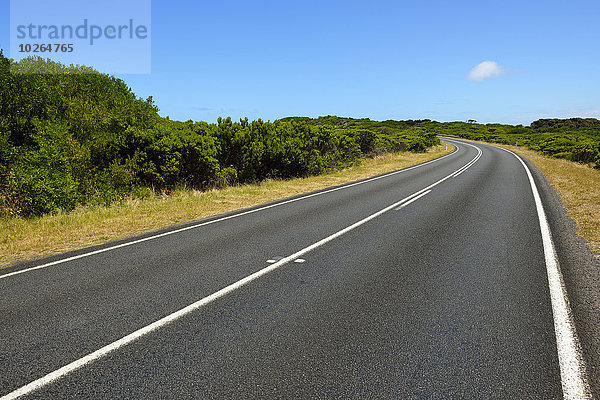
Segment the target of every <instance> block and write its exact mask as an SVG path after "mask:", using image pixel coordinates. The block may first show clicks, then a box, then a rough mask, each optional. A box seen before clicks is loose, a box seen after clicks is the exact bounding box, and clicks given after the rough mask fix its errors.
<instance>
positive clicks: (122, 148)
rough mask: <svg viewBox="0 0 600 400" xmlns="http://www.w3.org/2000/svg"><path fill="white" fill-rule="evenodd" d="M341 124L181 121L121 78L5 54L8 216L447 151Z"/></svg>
mask: <svg viewBox="0 0 600 400" xmlns="http://www.w3.org/2000/svg"><path fill="white" fill-rule="evenodd" d="M335 118H336V117H330V118H329V120H327V118H325V119H323V120H319V119H316V120H311V119H303V118H289V119H283V120H278V121H274V122H265V121H262V120H260V119H259V120H257V121H248V119H242V120H240V121H236V122H234V121H232V120H231V118H219V119H218V121H217V122H216V123H207V122H195V121H185V122H183V121H173V120H170V119H169V118H168V117H166V118H163V117H161V116H160V115H159V114H158V108H157V107H156V106H155V104H154V101H153V99H152V97H149V98H147V99H141V98H138V97H137V96H136V95H135V93H133V92H132V90H131V89H130V88H129V87H128V86H127V85H126V84H125V82H123V81H122V80H120V79H117V78H115V77H114V76H109V75H106V74H102V73H98V72H97V71H95V70H93V69H91V68H89V67H83V66H65V65H62V64H60V63H56V62H52V61H50V60H44V59H40V58H37V57H36V58H27V59H24V60H21V61H19V62H14V61H13V60H11V59H8V58H6V57H4V55H3V53H2V51H1V50H0V195H1V197H0V216H4V217H7V216H14V215H19V216H38V215H43V214H47V213H52V212H56V211H58V210H64V211H69V210H73V209H74V208H75V207H77V206H79V205H87V204H110V203H112V202H114V201H119V200H121V199H123V198H125V197H127V196H138V197H143V196H147V195H149V194H150V193H156V192H159V193H169V192H170V191H172V190H174V189H177V188H181V187H186V188H193V189H201V190H203V189H207V188H212V187H220V186H224V185H234V184H243V183H248V182H260V181H262V180H264V179H268V178H277V179H287V178H292V177H302V176H308V175H318V174H322V173H324V172H326V171H328V170H331V169H336V168H341V167H345V166H348V165H351V164H352V163H355V162H357V161H358V160H360V159H361V158H362V157H366V156H371V155H375V154H381V153H385V152H397V151H417V152H420V151H425V150H426V149H427V148H428V147H430V146H432V145H435V144H437V143H439V140H438V139H437V137H436V136H435V133H434V132H431V131H428V130H427V129H424V128H418V127H415V126H410V123H401V124H399V123H397V122H395V121H391V122H390V121H388V122H387V123H379V122H375V121H369V120H361V121H362V122H361V123H360V124H349V123H348V124H346V125H345V126H343V124H341V123H340V124H337V122H339V121H337V122H336V121H335V120H334V119H335Z"/></svg>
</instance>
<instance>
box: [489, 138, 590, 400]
mask: <svg viewBox="0 0 600 400" xmlns="http://www.w3.org/2000/svg"><path fill="white" fill-rule="evenodd" d="M497 148H498V149H501V150H504V151H506V152H508V153H510V154H512V155H513V156H515V157H516V158H517V159H518V160H519V161H520V162H521V164H522V165H523V167H524V168H525V171H526V172H527V176H528V178H529V183H530V184H531V191H532V192H533V198H534V200H535V206H536V208H537V215H538V219H539V223H540V229H541V232H542V241H543V245H544V256H545V259H546V270H547V274H548V284H549V286H550V299H551V303H552V314H553V316H554V331H555V334H556V347H557V351H558V360H559V364H560V375H561V382H562V389H563V396H564V398H565V399H566V400H571V399H573V400H575V399H578V400H584V399H592V397H591V394H590V393H591V392H590V389H589V386H588V382H587V379H586V369H585V363H584V361H583V357H582V353H581V346H580V344H579V339H578V337H577V331H576V329H575V324H574V322H573V317H572V312H571V307H570V305H569V298H568V295H567V290H566V287H565V283H564V281H563V277H562V273H561V271H560V266H559V263H558V258H557V256H556V250H555V248H554V243H553V241H552V234H551V231H550V225H549V224H548V219H547V217H546V212H545V211H544V206H543V204H542V200H541V197H540V194H539V191H538V189H537V185H536V183H535V180H534V179H533V175H532V174H531V171H530V170H529V167H527V164H525V162H524V161H523V160H522V159H521V157H519V156H518V155H517V154H515V153H514V152H512V151H510V150H507V149H504V148H502V147H497Z"/></svg>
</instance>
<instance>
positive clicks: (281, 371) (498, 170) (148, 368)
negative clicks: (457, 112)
mask: <svg viewBox="0 0 600 400" xmlns="http://www.w3.org/2000/svg"><path fill="white" fill-rule="evenodd" d="M452 141H453V142H454V143H456V144H457V146H458V148H457V150H456V151H455V152H454V153H452V154H450V155H448V156H446V157H444V158H442V159H439V160H435V161H432V162H429V163H426V164H424V165H420V166H418V167H413V168H409V169H405V170H402V171H399V172H396V173H393V174H388V175H385V176H380V177H377V178H376V179H369V180H365V181H361V182H358V183H355V184H351V185H345V186H342V187H337V188H333V189H329V190H325V191H321V192H316V193H313V194H311V195H309V196H298V197H296V198H293V199H288V200H285V201H280V202H275V203H271V204H269V205H267V206H266V207H256V208H253V209H249V210H244V211H241V212H237V213H231V214H227V215H225V216H219V217H215V218H212V219H207V220H203V221H196V222H194V223H190V224H186V225H181V226H178V227H177V228H171V229H169V230H164V231H161V232H158V233H156V232H155V233H152V234H148V235H145V236H142V237H138V238H134V239H129V240H125V241H122V242H119V243H116V244H115V243H112V244H108V245H105V246H100V247H96V248H93V249H86V250H82V251H78V252H74V253H71V254H67V255H61V256H56V257H52V258H49V259H46V260H42V261H37V262H35V263H28V264H22V265H18V266H15V267H11V268H6V269H3V270H2V271H0V365H2V373H1V374H0V396H2V395H5V396H6V397H5V398H16V397H17V395H21V394H22V397H21V398H27V399H33V398H44V399H46V398H52V399H58V398H60V399H82V398H144V399H147V398H211V399H212V398H456V399H462V398H540V399H542V398H543V399H554V398H562V397H563V390H567V392H565V393H564V394H565V398H568V397H569V396H571V395H570V394H569V393H570V392H568V390H570V389H569V385H570V384H569V382H565V379H567V380H568V379H569V376H568V374H567V375H565V366H564V365H563V364H565V362H564V361H561V359H559V357H562V356H559V352H560V348H561V344H560V343H561V342H562V339H561V340H559V344H558V348H559V350H558V351H557V336H556V334H555V322H556V321H555V318H554V317H553V315H556V312H557V311H556V310H555V311H554V314H553V303H552V301H551V296H552V293H551V289H550V288H551V287H552V285H551V282H550V283H549V278H548V273H547V263H548V261H547V254H546V253H547V252H546V253H545V250H544V241H543V235H542V232H541V228H540V223H539V219H538V218H539V216H538V208H537V207H536V203H535V198H534V195H533V192H532V188H531V181H530V179H529V177H528V175H527V173H526V169H525V167H524V165H523V164H522V163H521V162H520V161H519V159H518V158H517V157H515V156H514V155H513V154H510V153H508V152H506V151H504V150H501V149H498V148H495V147H491V146H487V145H481V144H477V145H472V144H467V143H465V142H460V141H456V140H452ZM90 252H93V253H92V254H90ZM567 353H568V350H567ZM567 356H568V354H567ZM567 364H568V363H567ZM561 368H562V374H563V375H562V376H561ZM565 377H566V378H565ZM565 388H566V389H565ZM19 390H20V392H19ZM575 390H577V389H575Z"/></svg>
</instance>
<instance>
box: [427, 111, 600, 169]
mask: <svg viewBox="0 0 600 400" xmlns="http://www.w3.org/2000/svg"><path fill="white" fill-rule="evenodd" d="M432 124H434V125H435V126H436V127H435V129H436V130H437V132H439V133H440V134H445V135H454V136H459V137H464V138H467V139H473V140H484V141H488V142H495V143H503V144H510V145H515V144H516V145H519V146H527V147H529V148H531V149H532V150H535V151H538V152H540V153H542V154H544V155H547V156H551V157H555V158H564V159H567V160H570V161H575V162H579V163H584V164H591V165H594V166H595V168H600V121H599V120H597V119H594V118H586V119H583V118H571V119H541V120H538V121H535V122H533V123H532V124H531V126H529V127H524V126H521V125H517V126H512V125H501V124H488V125H483V124H469V123H463V122H451V123H444V124H440V123H437V122H436V123H432Z"/></svg>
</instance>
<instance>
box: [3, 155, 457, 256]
mask: <svg viewBox="0 0 600 400" xmlns="http://www.w3.org/2000/svg"><path fill="white" fill-rule="evenodd" d="M453 149H454V147H453V146H452V145H447V146H446V145H445V144H442V145H441V146H436V147H434V148H432V149H430V150H429V151H428V152H427V153H420V154H414V153H401V154H387V155H384V156H380V157H376V158H373V159H366V160H363V161H362V162H361V163H360V164H358V165H355V166H353V167H350V168H346V169H343V170H340V171H334V172H331V173H328V174H325V175H321V176H315V177H309V178H302V179H292V180H286V181H277V180H269V181H266V182H263V183H261V184H257V185H243V186H234V187H228V188H225V189H219V190H210V191H206V192H200V191H191V190H190V191H179V192H176V193H174V194H173V195H171V196H168V197H166V196H157V197H153V198H150V199H143V200H140V199H130V200H127V201H124V202H122V203H120V204H116V205H113V206H110V207H89V208H83V209H78V210H75V211H73V212H70V213H62V214H58V215H49V216H44V217H41V218H35V219H24V218H10V219H0V267H5V266H7V265H10V264H12V263H15V262H18V261H24V260H30V259H35V258H38V257H42V256H47V255H51V254H58V253H62V252H65V251H69V250H75V249H80V248H83V247H86V246H90V245H96V244H101V243H105V242H108V241H111V240H116V239H121V238H125V237H128V236H133V235H136V234H140V233H143V232H148V231H152V230H156V229H158V228H162V227H166V226H170V225H173V224H177V223H181V222H187V221H193V220H197V219H201V218H205V217H209V216H212V215H218V214H222V213H225V212H228V211H233V210H238V209H241V208H246V207H251V206H255V205H259V204H263V203H266V202H269V201H273V200H277V199H281V198H285V197H290V196H294V195H297V194H301V193H306V192H310V191H313V190H318V189H323V188H326V187H329V186H334V185H339V184H342V183H346V182H352V181H355V180H359V179H363V178H368V177H370V176H374V175H378V174H381V173H385V172H390V171H394V170H397V169H400V168H404V167H408V166H410V165H415V164H418V163H421V162H424V161H428V160H431V159H433V158H437V157H440V156H442V155H444V154H447V153H449V152H451V151H452V150H453Z"/></svg>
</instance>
